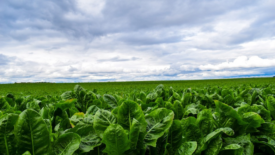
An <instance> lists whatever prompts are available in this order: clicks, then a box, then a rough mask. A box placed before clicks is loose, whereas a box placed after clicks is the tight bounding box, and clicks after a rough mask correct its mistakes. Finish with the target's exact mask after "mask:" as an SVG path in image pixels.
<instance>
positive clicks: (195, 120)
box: [0, 79, 275, 155]
mask: <svg viewBox="0 0 275 155" xmlns="http://www.w3.org/2000/svg"><path fill="white" fill-rule="evenodd" d="M240 81H242V80H241V79H240ZM217 82H218V81H216V84H215V85H211V84H207V85H203V86H201V87H196V82H194V81H190V84H193V85H194V87H193V86H192V88H191V85H190V86H189V87H187V86H185V87H180V86H182V85H179V86H177V85H178V82H177V81H175V82H174V83H172V82H171V83H170V84H171V85H169V86H175V87H174V88H173V87H164V85H157V84H156V82H152V83H153V84H155V86H156V87H155V86H154V87H155V88H153V87H149V85H150V84H149V83H147V85H141V86H142V87H131V89H125V90H124V91H121V90H119V89H115V88H116V87H115V86H117V85H115V84H114V83H110V85H109V87H105V86H103V85H101V86H102V89H101V88H99V87H95V88H96V89H95V88H93V89H91V90H88V89H84V88H83V87H82V86H84V85H85V84H81V86H80V85H76V86H75V87H71V88H73V89H72V90H71V91H68V89H66V90H62V92H58V93H57V92H55V93H54V95H50V94H46V93H45V94H40V95H34V94H12V93H10V92H9V93H6V94H7V95H4V96H2V97H0V150H1V151H0V154H1V155H2V154H3V155H13V154H18V155H21V154H25V155H30V154H31V155H38V154H39V155H40V154H41V155H43V154H45V155H52V154H63V155H90V154H95V155H171V154H173V155H231V154H234V155H253V154H267V155H268V154H272V155H273V154H275V124H274V122H275V117H274V112H275V110H274V109H275V99H274V97H275V88H274V85H272V84H269V83H268V84H267V83H265V84H262V85H259V84H258V83H257V85H256V84H255V83H253V82H251V83H250V84H249V85H244V84H245V83H246V82H245V81H242V83H243V84H240V83H239V84H238V83H237V82H236V85H235V84H234V85H233V84H232V85H229V84H228V83H227V84H226V86H224V87H222V85H221V84H222V83H217ZM138 83H139V82H137V83H129V84H131V85H132V86H133V85H137V84H138ZM144 83H146V82H144ZM164 83H166V82H165V81H164ZM210 83H211V82H210ZM124 84H125V85H123V86H126V85H127V83H124ZM237 84H238V85H237ZM68 85H69V84H68ZM223 85H224V83H223ZM18 86H19V85H18ZM25 86H26V87H27V85H25ZM111 86H112V87H111ZM85 88H86V87H85ZM88 88H89V87H88ZM107 88H108V89H107ZM140 88H142V89H140ZM58 94H60V95H58ZM101 94H104V95H101Z"/></svg>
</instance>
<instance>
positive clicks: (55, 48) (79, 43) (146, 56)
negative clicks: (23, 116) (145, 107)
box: [0, 0, 275, 83]
mask: <svg viewBox="0 0 275 155" xmlns="http://www.w3.org/2000/svg"><path fill="white" fill-rule="evenodd" d="M274 10H275V1H274V0H230V1H228V0H0V83H7V82H22V81H25V82H27V81H51V82H85V81H134V80H181V79H183V80H184V79H210V78H234V77H257V76H274V75H275V11H274Z"/></svg>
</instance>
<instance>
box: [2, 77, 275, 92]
mask: <svg viewBox="0 0 275 155" xmlns="http://www.w3.org/2000/svg"><path fill="white" fill-rule="evenodd" d="M76 84H79V85H80V86H82V87H84V88H85V89H88V90H93V89H96V90H97V91H98V93H100V94H104V93H112V92H122V93H123V92H129V91H132V90H144V91H146V90H147V91H149V90H151V89H154V88H155V87H156V86H157V85H159V84H163V85H164V86H165V87H166V88H167V87H170V86H172V87H173V88H174V89H178V88H202V87H206V86H227V87H234V86H239V85H253V86H254V87H255V86H256V87H257V85H265V84H275V78H240V79H214V80H182V81H136V82H92V83H21V84H20V83H17V84H0V95H6V94H7V93H13V94H14V95H20V94H22V95H61V94H62V93H63V92H64V91H68V90H72V89H73V87H74V86H75V85H76Z"/></svg>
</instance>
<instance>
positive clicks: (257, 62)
mask: <svg viewBox="0 0 275 155" xmlns="http://www.w3.org/2000/svg"><path fill="white" fill-rule="evenodd" d="M273 66H274V67H275V59H262V58H260V57H258V56H251V57H249V58H248V57H247V56H240V57H238V58H236V59H235V60H234V61H232V62H228V61H227V62H223V63H220V64H217V65H212V64H207V65H200V66H199V69H200V70H224V69H234V68H254V67H273Z"/></svg>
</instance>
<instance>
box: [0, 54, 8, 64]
mask: <svg viewBox="0 0 275 155" xmlns="http://www.w3.org/2000/svg"><path fill="white" fill-rule="evenodd" d="M9 62H10V58H9V57H7V56H5V55H3V54H0V66H1V65H7V64H8V63H9Z"/></svg>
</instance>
